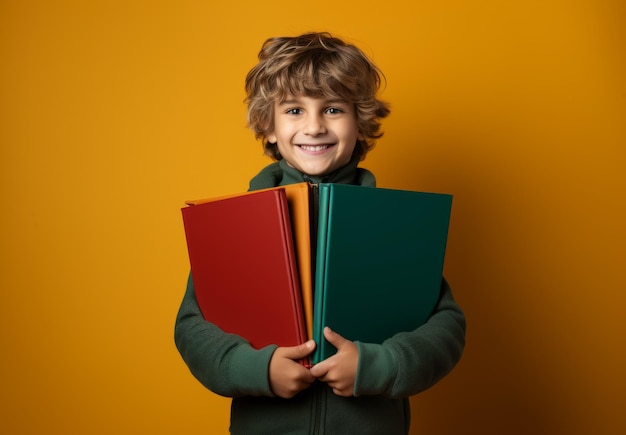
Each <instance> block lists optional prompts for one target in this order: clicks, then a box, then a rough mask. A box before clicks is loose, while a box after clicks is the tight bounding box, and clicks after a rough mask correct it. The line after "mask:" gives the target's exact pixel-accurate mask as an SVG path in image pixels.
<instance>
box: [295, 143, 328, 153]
mask: <svg viewBox="0 0 626 435" xmlns="http://www.w3.org/2000/svg"><path fill="white" fill-rule="evenodd" d="M298 146H299V147H300V148H302V149H303V150H304V151H309V152H313V153H315V152H320V151H324V150H326V149H328V148H330V147H331V145H328V144H325V145H306V144H302V145H298Z"/></svg>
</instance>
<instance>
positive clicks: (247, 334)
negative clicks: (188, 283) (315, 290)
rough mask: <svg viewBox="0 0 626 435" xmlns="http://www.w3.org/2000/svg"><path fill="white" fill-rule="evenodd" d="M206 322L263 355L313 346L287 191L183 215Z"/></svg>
mask: <svg viewBox="0 0 626 435" xmlns="http://www.w3.org/2000/svg"><path fill="white" fill-rule="evenodd" d="M182 215H183V223H184V228H185V236H186V240H187V248H188V252H189V260H190V264H191V274H192V278H193V282H194V287H195V291H196V298H197V301H198V305H199V307H200V310H201V311H202V314H203V316H204V317H205V319H207V320H208V321H210V322H212V323H214V324H215V325H217V326H218V327H220V328H221V329H222V330H224V331H225V332H229V333H234V334H238V335H240V336H242V337H244V338H245V339H247V340H248V341H249V342H250V344H251V345H252V346H253V347H255V348H257V349H260V348H262V347H265V346H267V345H270V344H276V345H278V346H295V345H298V344H301V343H303V342H305V341H306V340H307V334H306V326H305V321H304V314H303V310H302V297H301V292H300V285H299V277H298V270H297V265H296V256H295V250H294V244H293V237H292V228H291V220H290V216H289V207H288V202H287V197H286V193H285V190H284V189H272V190H267V191H259V192H249V193H246V194H243V195H235V196H230V197H226V198H221V199H217V200H206V201H204V202H202V203H200V202H198V203H197V204H196V205H193V206H189V207H185V208H183V209H182Z"/></svg>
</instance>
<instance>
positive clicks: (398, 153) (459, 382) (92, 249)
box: [0, 0, 626, 435]
mask: <svg viewBox="0 0 626 435" xmlns="http://www.w3.org/2000/svg"><path fill="white" fill-rule="evenodd" d="M247 3H249V4H247ZM625 13H626V8H625V7H624V2H623V1H621V0H614V1H610V0H605V1H602V0H552V1H551V0H526V1H524V2H503V1H499V0H476V1H461V0H440V1H436V2H434V1H432V2H425V1H417V2H405V1H401V0H388V1H385V2H367V1H365V2H363V1H355V0H347V1H343V2H330V3H328V2H326V3H324V2H308V3H298V2H295V3H294V2H277V1H271V0H270V1H265V2H259V1H254V2H242V1H233V2H210V1H196V2H193V1H160V2H155V1H148V0H142V1H118V0H115V1H111V0H108V1H102V0H97V1H89V2H79V1H69V0H60V1H56V2H47V1H37V0H33V1H17V0H14V1H10V0H8V1H4V2H2V5H1V6H0V59H2V67H0V83H1V84H0V86H1V88H0V145H1V154H0V174H1V175H0V177H1V178H0V192H1V202H2V213H1V214H0V240H1V252H0V255H1V258H0V288H1V292H2V293H1V295H2V301H1V303H0V322H1V324H0V337H1V340H0V343H2V351H1V352H2V354H1V355H2V359H1V362H0V391H1V392H0V394H1V397H2V402H3V403H2V406H1V407H0V432H1V433H7V434H35V433H37V434H39V433H66V434H69V433H76V434H82V433H90V434H100V433H102V434H105V433H115V434H122V433H124V434H127V433H128V434H136V433H163V434H170V433H190V434H192V433H198V434H199V433H224V432H225V431H226V428H227V425H228V422H227V420H228V401H227V400H226V399H223V398H219V397H217V396H215V395H213V394H212V393H210V392H208V391H206V390H204V389H203V388H202V387H201V386H200V385H199V384H198V383H197V382H196V381H195V380H194V379H193V378H192V377H191V375H190V374H189V373H188V371H187V369H186V367H185V366H184V364H183V363H182V361H181V359H180V358H179V356H178V354H177V352H176V350H175V347H174V344H173V339H172V335H173V323H174V317H175V314H176V310H177V308H178V303H179V301H180V299H181V297H182V293H183V287H184V284H185V279H186V273H187V268H188V263H187V257H186V247H185V242H184V235H183V231H182V221H181V217H180V212H179V208H180V207H181V205H182V203H183V201H184V200H185V199H189V198H197V197H204V196H211V195H217V194H222V193H231V192H235V191H239V190H242V189H245V188H246V186H247V181H248V179H249V178H250V177H251V176H252V175H253V174H254V173H256V171H258V170H259V169H260V168H261V167H262V166H263V165H265V164H266V163H268V162H269V161H268V160H266V159H265V158H264V157H263V156H262V155H261V152H260V145H259V144H258V143H256V142H255V141H254V138H253V136H252V134H251V133H250V132H249V131H248V130H246V128H245V107H244V105H243V104H242V99H243V97H244V95H243V79H244V76H245V74H246V72H247V71H248V69H249V68H250V67H251V66H252V65H253V64H254V63H255V58H256V53H257V51H258V49H259V47H260V45H261V43H262V41H263V40H264V39H265V38H267V37H270V36H276V35H283V34H288V35H293V34H296V33H300V32H303V31H307V30H330V31H331V32H333V33H334V34H336V35H337V36H341V37H344V38H346V39H348V40H350V41H352V42H355V43H357V44H358V45H359V46H361V47H362V48H363V49H364V50H365V51H366V52H367V53H368V54H370V55H371V56H372V58H373V59H374V60H375V61H376V62H377V63H378V64H379V66H380V67H381V68H382V69H383V71H384V72H385V74H386V76H387V80H388V86H387V88H386V89H385V91H384V93H383V94H382V96H383V97H384V98H385V99H387V100H389V101H390V102H391V104H392V107H393V113H392V115H391V117H390V118H389V119H388V120H387V121H386V122H385V124H384V128H385V131H386V135H385V137H384V138H383V139H382V140H381V141H380V142H379V144H378V147H377V148H376V149H375V150H374V151H373V152H372V154H371V155H370V156H369V157H368V159H367V160H366V162H365V165H364V166H366V167H368V168H370V169H372V170H374V171H375V172H376V173H377V175H378V178H379V184H380V185H381V186H385V187H396V188H411V189H419V190H428V191H438V192H449V193H452V194H454V198H455V199H454V210H453V214H454V216H453V220H452V224H451V233H450V239H449V249H448V257H447V260H446V274H447V276H448V278H449V280H450V281H451V283H452V285H453V288H454V290H455V294H456V296H457V299H458V300H459V302H460V304H461V305H462V307H463V308H464V309H465V311H466V313H467V317H468V323H469V329H468V346H467V350H466V353H465V355H464V357H463V359H462V361H461V363H460V364H459V366H458V367H457V369H456V371H455V372H454V373H453V374H452V375H450V376H449V377H448V378H446V379H445V380H444V381H443V382H441V383H440V384H439V385H437V386H436V387H435V388H433V389H431V390H429V391H427V392H425V393H424V394H422V395H419V396H417V397H415V398H413V399H412V405H413V409H414V414H413V420H414V425H413V428H412V431H413V432H412V433H415V434H417V433H428V434H458V433H480V434H494V435H499V434H554V433H563V434H566V433H567V434H617V433H624V430H625V429H626V426H625V423H624V420H623V410H624V405H625V403H624V402H625V400H624V395H623V387H624V386H625V385H626V379H625V375H624V367H626V358H625V356H624V349H625V345H626V342H625V341H626V340H625V332H626V324H625V323H626V316H625V305H626V304H625V302H626V301H625V298H626V296H625V291H624V290H625V289H626V282H625V279H624V263H625V260H626V252H625V246H626V232H625V230H624V223H625V222H626V210H625V202H626V199H625V189H624V188H625V187H626V186H625V182H626V176H625V175H624V173H625V171H624V164H625V152H624V146H625V145H626V127H624V126H625V125H626V122H624V121H625V120H626V110H625V107H626V88H625V79H624V77H626V63H625V60H624V41H626V31H625V30H624V29H625V25H626V19H625V17H626V14H625Z"/></svg>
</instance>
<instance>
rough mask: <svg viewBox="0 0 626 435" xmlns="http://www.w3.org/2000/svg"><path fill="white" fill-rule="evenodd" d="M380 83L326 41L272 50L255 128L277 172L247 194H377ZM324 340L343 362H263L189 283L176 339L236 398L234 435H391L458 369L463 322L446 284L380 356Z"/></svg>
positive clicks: (310, 346) (255, 100) (280, 358)
mask: <svg viewBox="0 0 626 435" xmlns="http://www.w3.org/2000/svg"><path fill="white" fill-rule="evenodd" d="M380 77H381V74H380V72H379V70H378V68H377V67H376V66H375V65H374V64H372V63H371V62H370V61H369V59H367V57H366V56H365V55H364V54H363V53H362V52H361V51H360V50H359V49H358V48H356V47H354V46H352V45H349V44H346V43H344V42H343V41H341V40H339V39H337V38H333V37H332V36H331V35H329V34H326V33H310V34H305V35H301V36H298V37H293V38H287V37H286V38H272V39H269V40H267V41H266V42H265V44H264V45H263V47H262V49H261V51H260V53H259V63H258V64H257V65H256V66H255V67H254V68H253V69H252V70H251V71H250V72H249V73H248V76H247V77H246V91H247V103H248V124H249V126H250V128H251V129H252V130H253V131H254V132H255V136H256V137H257V139H261V140H262V142H263V146H264V149H265V153H266V154H267V155H268V156H270V157H271V158H273V159H274V160H276V161H275V162H274V163H272V164H270V165H269V166H267V167H265V168H264V169H263V170H262V171H261V172H260V173H259V174H257V175H256V176H255V177H254V178H252V180H251V181H250V189H251V190H257V189H262V188H267V187H274V186H279V185H286V184H291V183H298V182H302V181H308V182H310V183H319V182H327V183H328V182H330V183H347V184H357V185H366V186H375V178H374V175H373V174H372V173H371V172H369V171H367V170H366V169H362V168H358V167H357V165H358V163H359V161H360V160H362V159H363V158H364V157H365V155H366V154H367V152H368V151H369V150H370V149H371V148H372V147H373V146H374V143H375V140H376V139H377V138H379V137H380V136H381V133H380V132H379V129H380V120H381V119H382V118H384V117H386V116H387V115H388V114H389V108H388V106H387V105H386V104H385V103H384V102H382V101H380V100H378V99H377V98H376V93H377V91H378V89H379V86H380V82H381V79H380ZM363 219H367V216H364V217H363ZM324 335H325V337H326V339H327V340H328V341H329V342H330V343H331V344H332V345H334V346H335V347H336V348H337V353H336V354H335V355H333V356H332V357H330V358H328V359H326V360H324V361H322V362H320V363H318V364H317V365H315V366H314V367H312V368H311V369H307V368H305V367H303V366H302V365H300V364H299V363H298V362H297V361H298V360H299V359H301V358H304V357H306V356H307V355H309V354H311V353H312V351H313V350H314V349H315V345H316V344H315V343H314V342H313V341H309V342H307V343H304V344H302V345H300V346H295V347H276V346H269V347H267V348H264V349H260V350H255V349H253V348H252V347H251V346H250V345H249V344H248V343H247V342H246V341H245V340H244V339H243V338H241V337H238V336H236V335H233V334H226V333H224V332H223V331H221V330H220V329H219V328H217V327H216V326H215V325H213V324H211V323H209V322H206V321H205V320H204V319H203V317H202V314H201V313H200V310H199V308H198V304H197V302H196V299H195V294H194V288H193V282H192V280H191V276H190V277H189V281H188V284H187V291H186V293H185V296H184V298H183V302H182V304H181V307H180V310H179V313H178V317H177V319H176V328H175V341H176V345H177V347H178V349H179V351H180V353H181V355H182V357H183V359H184V360H185V362H186V363H187V365H188V366H189V369H190V370H191V372H192V373H193V374H194V376H196V378H197V379H198V380H199V381H200V382H201V383H202V384H203V385H205V386H206V387H207V388H209V389H210V390H211V391H213V392H215V393H217V394H220V395H223V396H227V397H232V398H233V400H232V406H231V426H230V431H231V433H233V434H261V433H268V434H288V433H289V434H292V433H293V434H300V433H302V434H305V433H306V434H309V433H311V434H385V435H388V434H406V433H408V431H409V423H410V410H409V402H408V397H409V396H411V395H413V394H416V393H418V392H420V391H423V390H425V389H427V388H429V387H431V386H432V385H434V384H435V383H436V382H437V381H439V380H440V379H441V378H442V377H443V376H445V375H446V374H447V373H448V372H449V371H450V370H452V368H453V367H454V366H455V365H456V363H457V362H458V360H459V359H460V357H461V354H462V352H463V348H464V345H465V317H464V315H463V312H462V311H461V309H460V308H459V307H458V305H457V304H456V302H455V301H454V298H453V296H452V293H451V290H450V288H449V286H448V284H447V282H446V281H445V279H442V285H441V295H440V299H439V302H438V305H437V307H436V309H435V311H434V312H433V314H432V316H431V318H430V319H429V320H428V321H427V323H426V324H425V325H423V326H421V327H419V328H418V329H416V330H414V331H411V332H406V333H400V334H397V335H395V336H394V337H391V338H390V339H388V340H386V341H385V342H384V343H382V344H371V343H360V342H352V341H349V340H346V339H344V338H343V337H341V336H340V335H338V334H337V333H335V332H333V331H331V330H330V329H329V328H326V329H325V331H324Z"/></svg>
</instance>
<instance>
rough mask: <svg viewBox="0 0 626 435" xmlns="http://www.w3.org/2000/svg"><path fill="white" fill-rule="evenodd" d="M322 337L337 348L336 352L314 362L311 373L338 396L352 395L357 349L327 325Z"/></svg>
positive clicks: (357, 356) (357, 359) (357, 362)
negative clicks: (320, 360)
mask: <svg viewBox="0 0 626 435" xmlns="http://www.w3.org/2000/svg"><path fill="white" fill-rule="evenodd" d="M324 337H326V340H328V341H329V342H330V344H332V345H333V346H335V347H336V348H337V353H336V354H335V355H333V356H331V357H329V358H327V359H325V360H324V361H322V362H320V363H318V364H316V365H315V366H313V368H312V369H311V374H312V375H313V376H315V377H316V378H317V379H319V380H320V381H322V382H326V383H327V384H328V385H329V386H330V387H331V388H332V389H333V393H335V394H336V395H338V396H343V397H350V396H352V395H354V380H355V378H356V370H357V366H358V364H359V350H358V349H357V347H356V344H354V343H353V342H352V341H350V340H347V339H345V338H343V337H342V336H341V335H339V334H337V333H336V332H334V331H332V330H331V329H330V328H329V327H326V328H324Z"/></svg>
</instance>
